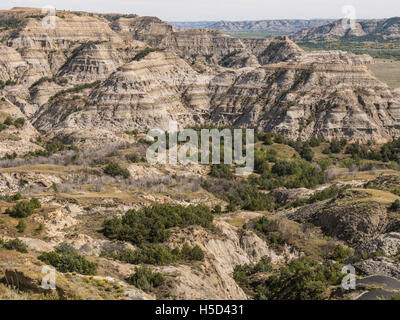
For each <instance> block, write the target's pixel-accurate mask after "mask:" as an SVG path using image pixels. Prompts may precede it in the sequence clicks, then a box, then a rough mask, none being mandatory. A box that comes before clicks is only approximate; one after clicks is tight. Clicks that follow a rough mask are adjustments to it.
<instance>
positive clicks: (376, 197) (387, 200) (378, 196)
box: [350, 188, 400, 204]
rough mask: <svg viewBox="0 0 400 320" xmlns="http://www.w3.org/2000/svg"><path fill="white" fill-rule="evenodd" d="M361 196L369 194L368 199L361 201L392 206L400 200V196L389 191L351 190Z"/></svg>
mask: <svg viewBox="0 0 400 320" xmlns="http://www.w3.org/2000/svg"><path fill="white" fill-rule="evenodd" d="M350 190H351V191H356V192H359V193H361V194H367V195H368V197H367V198H362V199H360V201H374V202H378V203H382V204H392V203H393V202H394V201H395V200H400V197H399V196H396V195H394V194H393V193H391V192H388V191H382V190H377V189H358V188H354V189H350Z"/></svg>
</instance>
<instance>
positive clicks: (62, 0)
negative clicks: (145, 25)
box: [0, 0, 400, 21]
mask: <svg viewBox="0 0 400 320" xmlns="http://www.w3.org/2000/svg"><path fill="white" fill-rule="evenodd" d="M46 5H52V6H54V7H56V8H58V9H67V10H83V11H92V12H122V13H136V14H139V15H142V16H143V15H151V16H157V17H159V18H161V19H163V20H166V21H199V20H261V19H312V18H341V17H342V16H343V15H342V7H343V6H345V5H353V6H354V7H355V9H356V17H357V18H388V17H393V16H400V1H399V0H381V1H377V0H278V1H276V0H229V1H228V0H44V1H42V0H37V1H30V0H1V2H0V8H1V9H9V8H12V7H16V6H29V7H42V6H46Z"/></svg>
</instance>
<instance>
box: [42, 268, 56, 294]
mask: <svg viewBox="0 0 400 320" xmlns="http://www.w3.org/2000/svg"><path fill="white" fill-rule="evenodd" d="M42 274H43V278H42V288H43V289H44V290H55V289H56V269H55V268H54V267H53V266H44V267H43V268H42Z"/></svg>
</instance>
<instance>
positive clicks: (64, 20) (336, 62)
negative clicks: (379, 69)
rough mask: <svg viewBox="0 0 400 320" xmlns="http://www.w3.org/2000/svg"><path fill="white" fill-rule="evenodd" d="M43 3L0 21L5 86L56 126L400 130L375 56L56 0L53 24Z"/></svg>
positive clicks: (67, 130)
mask: <svg viewBox="0 0 400 320" xmlns="http://www.w3.org/2000/svg"><path fill="white" fill-rule="evenodd" d="M38 14H40V12H39V11H37V10H36V11H35V10H34V9H13V10H11V11H3V12H1V14H0V16H3V17H5V16H7V17H8V16H12V17H15V18H16V19H19V20H20V21H21V22H20V23H19V24H18V26H17V27H13V28H11V29H7V30H3V31H1V32H0V37H1V39H2V42H3V45H1V46H0V70H2V73H1V78H2V80H3V82H4V83H5V85H4V87H3V89H2V90H1V96H3V97H4V98H6V99H8V101H10V102H11V103H12V104H13V105H14V106H15V107H17V108H19V109H20V110H21V112H22V113H24V115H25V117H26V118H27V119H28V120H29V121H31V122H32V123H33V124H34V126H35V127H36V129H38V130H39V131H40V132H41V133H42V134H45V135H46V136H48V137H55V136H57V137H60V138H63V139H69V140H71V141H75V140H82V139H80V138H79V135H81V137H84V140H87V139H90V137H92V138H95V137H99V136H101V137H102V138H104V139H107V140H112V141H117V140H120V139H123V138H121V137H119V134H120V133H121V132H123V131H124V130H132V129H138V130H140V131H145V130H148V129H149V128H154V127H158V126H162V127H165V125H166V124H167V123H168V121H169V120H171V119H174V120H178V121H179V123H180V125H181V126H185V125H192V124H194V123H197V124H198V123H213V124H221V125H222V124H224V125H240V126H244V127H251V128H256V129H258V130H268V131H269V130H273V131H276V132H279V133H281V134H284V135H286V136H288V137H290V138H292V139H297V138H301V139H308V138H310V137H311V136H314V135H319V136H323V137H325V138H327V139H332V138H340V137H346V138H348V139H350V140H361V141H368V140H374V141H377V142H384V141H388V140H390V139H391V138H393V137H397V136H399V135H400V127H399V121H400V111H399V107H400V100H399V99H400V97H399V93H398V92H397V93H396V92H394V91H392V90H391V89H390V88H389V87H388V86H387V85H385V84H383V83H381V82H380V81H378V80H377V79H376V78H375V77H374V76H373V75H372V74H371V73H370V72H369V71H368V70H367V68H366V67H365V65H366V64H368V63H371V62H372V58H370V57H369V56H365V55H360V56H357V55H354V54H350V53H346V52H342V51H331V52H324V51H319V52H304V51H303V50H301V49H300V48H299V47H298V46H297V45H296V44H294V43H293V42H292V41H290V40H289V39H288V38H287V37H278V38H276V39H272V40H271V39H236V38H231V37H229V36H227V35H224V34H223V33H221V32H219V31H211V30H185V31H177V30H175V29H174V28H173V27H172V26H171V25H169V24H167V23H165V22H163V21H161V20H159V19H157V18H154V17H139V16H135V15H132V16H116V15H112V16H111V15H110V16H107V15H98V14H88V13H82V12H79V13H78V12H75V13H74V12H64V11H60V12H58V13H57V18H56V25H57V27H56V29H55V30H45V29H43V27H42V22H41V17H40V16H39V18H38ZM4 19H5V18H4ZM7 80H10V81H9V82H8V83H6V81H7ZM95 81H99V82H100V83H94V82H95ZM71 137H73V138H71Z"/></svg>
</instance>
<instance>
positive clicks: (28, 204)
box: [5, 198, 41, 218]
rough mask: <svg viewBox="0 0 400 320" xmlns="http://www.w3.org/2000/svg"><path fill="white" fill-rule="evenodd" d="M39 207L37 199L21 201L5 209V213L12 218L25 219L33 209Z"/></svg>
mask: <svg viewBox="0 0 400 320" xmlns="http://www.w3.org/2000/svg"><path fill="white" fill-rule="evenodd" d="M40 207H41V204H40V201H39V200H38V199H37V198H32V199H31V200H22V201H19V202H17V204H16V205H15V206H14V207H12V208H7V209H6V211H5V213H6V214H9V215H10V216H11V217H13V218H26V217H29V216H30V215H31V214H32V213H33V212H34V211H35V209H39V208H40Z"/></svg>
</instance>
